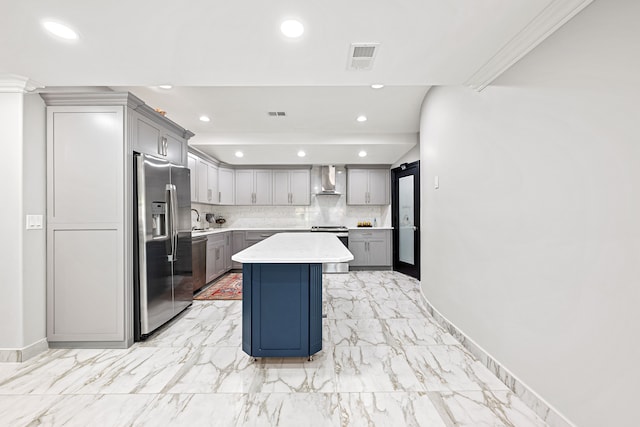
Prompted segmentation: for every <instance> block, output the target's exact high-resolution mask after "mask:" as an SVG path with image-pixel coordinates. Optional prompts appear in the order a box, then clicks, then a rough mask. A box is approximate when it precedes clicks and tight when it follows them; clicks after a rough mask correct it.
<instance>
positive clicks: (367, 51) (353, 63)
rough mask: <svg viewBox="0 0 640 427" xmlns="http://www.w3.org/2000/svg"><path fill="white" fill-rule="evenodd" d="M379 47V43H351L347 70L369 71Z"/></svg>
mask: <svg viewBox="0 0 640 427" xmlns="http://www.w3.org/2000/svg"><path fill="white" fill-rule="evenodd" d="M379 46H380V43H351V46H350V48H349V58H348V60H347V69H349V70H370V69H371V68H372V67H373V60H374V59H375V57H376V53H378V47H379Z"/></svg>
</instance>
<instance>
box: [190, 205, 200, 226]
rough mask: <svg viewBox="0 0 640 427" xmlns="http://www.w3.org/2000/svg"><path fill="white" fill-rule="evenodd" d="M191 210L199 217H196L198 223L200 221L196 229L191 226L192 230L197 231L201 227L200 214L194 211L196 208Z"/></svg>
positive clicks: (196, 210)
mask: <svg viewBox="0 0 640 427" xmlns="http://www.w3.org/2000/svg"><path fill="white" fill-rule="evenodd" d="M191 210H192V211H194V212H195V213H196V215H198V216H197V217H196V221H198V225H197V226H196V227H193V226H191V229H192V230H197V229H198V227H200V212H198V209H194V208H191Z"/></svg>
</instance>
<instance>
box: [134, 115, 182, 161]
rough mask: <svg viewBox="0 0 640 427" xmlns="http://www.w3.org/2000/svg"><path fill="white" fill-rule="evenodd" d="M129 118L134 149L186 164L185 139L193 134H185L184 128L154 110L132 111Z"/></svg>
mask: <svg viewBox="0 0 640 427" xmlns="http://www.w3.org/2000/svg"><path fill="white" fill-rule="evenodd" d="M130 119H131V123H130V125H131V127H132V131H133V132H132V139H131V144H132V148H133V150H134V151H137V152H139V153H144V154H149V155H151V156H154V157H158V158H161V159H165V160H168V161H170V162H171V163H174V164H176V165H181V166H187V139H189V138H190V137H191V136H193V134H191V133H190V132H189V133H188V134H185V133H184V129H181V128H179V127H178V126H177V125H176V124H175V123H173V122H171V121H170V120H168V119H166V118H164V117H163V116H161V115H160V114H158V113H156V112H155V111H152V112H151V113H150V112H149V111H143V112H142V113H139V112H134V113H132V114H131V118H130ZM174 128H178V129H174ZM176 131H179V132H180V134H178V133H177V132H176ZM187 132H188V131H187Z"/></svg>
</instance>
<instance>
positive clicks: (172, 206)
mask: <svg viewBox="0 0 640 427" xmlns="http://www.w3.org/2000/svg"><path fill="white" fill-rule="evenodd" d="M166 191H167V195H168V196H169V197H168V202H169V209H167V210H168V211H169V221H168V222H169V227H168V228H169V230H168V231H169V233H171V247H170V252H169V253H168V254H167V259H168V260H169V262H173V261H175V260H176V259H177V257H176V248H177V246H178V227H177V224H176V219H177V217H178V214H177V211H176V209H177V205H178V199H177V196H176V186H175V185H173V184H167V186H166Z"/></svg>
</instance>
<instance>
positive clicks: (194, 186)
mask: <svg viewBox="0 0 640 427" xmlns="http://www.w3.org/2000/svg"><path fill="white" fill-rule="evenodd" d="M198 160H200V159H199V158H198V157H196V156H194V155H193V154H191V153H189V154H188V155H187V166H188V168H189V171H191V173H190V174H189V177H190V184H191V202H192V203H198V172H197V170H198V169H197V168H198Z"/></svg>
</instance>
